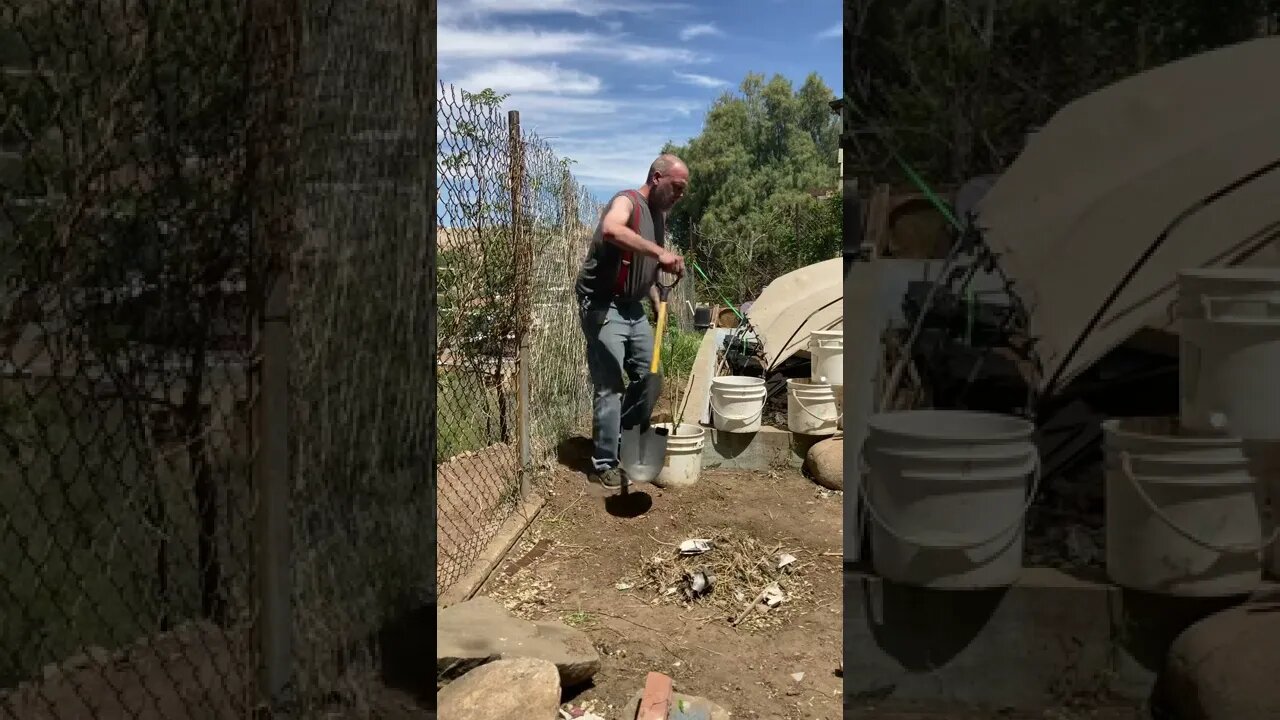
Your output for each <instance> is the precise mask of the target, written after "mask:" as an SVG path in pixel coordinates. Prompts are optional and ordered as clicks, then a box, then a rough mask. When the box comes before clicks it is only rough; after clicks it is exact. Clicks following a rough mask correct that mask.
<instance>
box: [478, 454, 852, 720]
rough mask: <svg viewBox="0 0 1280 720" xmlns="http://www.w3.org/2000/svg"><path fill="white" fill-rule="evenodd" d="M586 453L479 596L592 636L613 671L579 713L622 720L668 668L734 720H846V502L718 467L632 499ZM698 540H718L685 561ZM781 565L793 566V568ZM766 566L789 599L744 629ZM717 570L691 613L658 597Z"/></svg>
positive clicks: (676, 601) (802, 482)
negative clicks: (690, 481)
mask: <svg viewBox="0 0 1280 720" xmlns="http://www.w3.org/2000/svg"><path fill="white" fill-rule="evenodd" d="M575 443H576V446H575ZM575 443H571V444H570V445H569V446H567V447H568V449H567V450H566V451H565V452H564V453H562V466H561V467H559V468H557V470H556V472H555V473H554V474H553V476H552V477H550V478H549V479H548V480H547V481H546V484H545V486H544V488H543V492H544V493H545V494H546V495H547V496H548V502H547V506H546V507H545V508H544V509H543V511H542V513H541V514H540V515H539V517H538V518H537V520H535V521H534V524H533V526H532V527H531V528H530V529H529V531H528V532H527V533H526V534H525V536H524V537H523V538H522V540H521V541H520V543H519V544H518V545H517V546H516V547H515V548H513V549H512V552H511V553H510V554H508V556H507V558H506V560H505V561H504V563H503V564H502V565H501V566H499V568H498V570H497V571H496V572H495V573H494V576H493V577H492V578H491V579H490V580H489V582H488V583H486V585H485V587H483V588H482V589H481V591H480V593H481V594H483V595H489V596H491V597H494V598H495V599H497V600H499V601H500V602H503V603H504V604H505V605H506V606H507V607H508V608H509V609H511V610H512V611H513V612H514V613H515V614H517V615H519V616H521V617H524V618H526V619H529V620H558V621H560V622H563V623H566V624H568V625H572V626H575V627H578V628H580V629H581V630H583V631H584V632H586V633H587V634H588V635H589V636H590V637H591V638H592V640H593V641H594V643H595V645H596V648H597V649H598V650H599V651H600V656H601V664H602V666H601V670H600V672H599V673H598V674H597V675H596V677H595V678H594V684H592V685H590V686H588V687H587V688H585V689H582V690H581V691H578V692H576V693H574V694H573V695H571V696H567V697H565V698H564V700H565V702H566V703H569V704H570V706H571V707H573V708H585V709H587V710H591V711H593V712H595V713H597V714H598V715H600V716H602V717H604V718H606V720H616V719H617V718H620V717H621V715H622V713H621V712H620V710H619V708H621V707H622V706H624V705H625V704H626V703H627V702H628V701H629V700H630V699H631V698H632V697H633V696H634V695H635V694H636V693H637V692H638V691H640V690H642V689H643V687H644V683H645V676H646V674H647V673H648V672H650V671H658V672H663V673H666V674H667V675H669V676H671V677H672V679H673V680H674V681H675V686H676V690H677V692H682V693H686V694H690V695H696V696H702V697H706V698H707V699H709V700H711V701H713V702H716V703H718V704H720V705H721V706H722V707H724V708H725V709H727V710H729V711H730V712H731V713H732V714H733V717H734V718H735V719H736V718H743V719H752V718H761V719H767V720H836V719H837V718H840V717H841V701H842V692H841V690H842V680H841V677H840V674H839V669H840V658H841V634H842V631H841V623H840V613H841V555H840V550H841V544H840V532H841V498H840V496H839V494H838V493H832V492H830V491H827V490H824V489H822V488H820V487H818V486H817V485H815V484H814V483H812V482H810V481H809V480H807V479H805V478H804V477H802V476H801V475H800V473H798V472H796V471H790V470H787V471H770V472H721V471H710V470H709V471H705V472H704V473H703V474H702V477H701V479H700V480H699V482H698V484H697V485H695V486H694V487H692V488H687V489H681V490H678V491H677V490H662V489H661V488H657V487H653V486H641V487H637V488H634V489H632V490H631V492H630V493H629V496H628V499H627V500H626V501H621V500H620V499H619V496H617V495H616V493H613V492H605V491H603V490H601V489H599V488H597V487H595V486H588V484H587V482H586V479H585V476H584V475H583V473H582V469H583V468H582V463H583V458H584V457H585V455H584V452H585V451H586V449H587V448H586V446H585V441H582V440H578V441H575ZM693 538H698V539H702V538H712V539H716V540H717V544H716V547H714V548H713V549H712V550H711V551H710V552H708V553H706V554H705V555H702V556H699V557H698V558H686V559H680V558H679V557H678V550H677V546H678V545H679V543H680V542H682V541H684V540H686V539H693ZM783 553H785V554H789V555H791V556H793V557H794V558H795V560H794V562H792V563H791V564H790V565H789V566H788V568H787V570H786V571H785V572H779V571H777V570H776V563H777V558H778V557H779V556H780V555H781V554H783ZM757 562H758V563H760V564H759V565H757V566H756V569H757V570H760V572H765V573H768V572H774V573H778V575H779V584H780V585H781V586H782V587H783V588H784V589H785V590H786V592H787V595H788V597H787V600H786V601H784V602H782V604H780V605H778V606H777V607H775V608H774V609H772V610H769V611H767V612H764V613H756V614H753V615H751V616H749V617H748V618H747V619H746V620H744V621H743V622H742V623H741V624H740V625H737V626H734V625H733V624H732V623H733V622H734V620H736V619H737V616H738V615H740V614H741V610H742V609H744V608H747V607H750V606H751V600H753V599H754V597H755V596H756V595H757V594H758V593H759V592H760V590H762V589H763V587H751V588H748V587H746V585H748V584H749V583H751V582H754V577H755V576H753V575H751V574H749V573H748V572H747V571H748V569H749V567H748V566H751V565H752V564H754V563H757ZM703 565H705V566H709V567H710V569H712V570H713V572H716V573H718V574H717V575H716V580H715V581H714V584H713V589H712V591H711V594H709V595H705V596H703V597H701V598H698V599H695V600H692V601H689V600H687V599H686V598H684V597H683V594H682V592H681V591H671V590H664V589H663V588H662V587H660V586H663V585H667V586H668V587H672V586H675V585H680V584H681V583H680V582H679V581H673V579H674V578H679V577H680V572H681V570H682V569H684V568H698V567H700V566H703ZM735 568H741V569H742V571H741V572H739V571H738V570H736V569H735ZM764 584H767V583H762V585H764ZM717 593H718V594H717Z"/></svg>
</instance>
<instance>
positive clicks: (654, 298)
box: [649, 285, 662, 322]
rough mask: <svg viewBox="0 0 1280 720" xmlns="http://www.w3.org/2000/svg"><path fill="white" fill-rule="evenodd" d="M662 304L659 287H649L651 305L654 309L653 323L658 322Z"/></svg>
mask: <svg viewBox="0 0 1280 720" xmlns="http://www.w3.org/2000/svg"><path fill="white" fill-rule="evenodd" d="M660 302H662V298H660V297H659V296H658V286H657V285H650V286H649V303H650V305H651V306H652V307H653V321H654V322H658V303H660Z"/></svg>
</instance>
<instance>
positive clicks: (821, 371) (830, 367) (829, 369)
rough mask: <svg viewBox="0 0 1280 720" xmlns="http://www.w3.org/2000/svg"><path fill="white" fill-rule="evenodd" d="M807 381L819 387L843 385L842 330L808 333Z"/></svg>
mask: <svg viewBox="0 0 1280 720" xmlns="http://www.w3.org/2000/svg"><path fill="white" fill-rule="evenodd" d="M809 379H810V380H812V381H813V382H814V383H815V384H819V385H844V330H815V331H814V332H812V333H810V335H809Z"/></svg>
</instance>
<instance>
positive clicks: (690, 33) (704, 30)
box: [680, 23, 724, 42]
mask: <svg viewBox="0 0 1280 720" xmlns="http://www.w3.org/2000/svg"><path fill="white" fill-rule="evenodd" d="M723 34H724V33H722V32H720V28H717V27H716V26H715V25H712V24H711V23H700V24H698V25H690V26H688V27H686V28H685V29H683V30H681V31H680V39H681V40H683V41H684V42H689V41H690V40H692V39H694V38H696V37H702V36H703V35H723Z"/></svg>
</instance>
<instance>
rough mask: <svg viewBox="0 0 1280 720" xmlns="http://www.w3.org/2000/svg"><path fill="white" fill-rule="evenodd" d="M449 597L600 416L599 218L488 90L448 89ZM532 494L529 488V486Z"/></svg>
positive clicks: (443, 160)
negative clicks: (587, 336) (575, 436)
mask: <svg viewBox="0 0 1280 720" xmlns="http://www.w3.org/2000/svg"><path fill="white" fill-rule="evenodd" d="M438 96H439V110H438V115H437V121H438V129H437V142H438V151H437V157H438V162H439V171H438V183H439V190H440V196H439V200H438V201H437V206H436V216H437V224H438V228H439V229H438V231H437V232H438V245H439V247H438V252H439V255H438V268H439V270H438V272H439V289H438V296H437V297H438V305H437V307H438V313H439V314H438V322H439V326H438V338H439V361H438V362H439V385H438V396H437V397H438V401H439V406H438V413H439V416H438V417H439V421H438V422H439V428H440V430H439V444H438V446H437V458H438V482H439V491H438V493H437V497H438V502H439V510H438V514H437V522H438V537H439V545H438V546H437V568H438V571H437V572H438V577H439V588H440V590H441V591H446V590H448V589H449V588H450V587H452V586H453V585H454V584H455V583H457V582H458V580H459V579H461V578H462V577H463V575H464V574H465V573H466V572H467V571H468V570H470V569H471V567H472V565H473V563H474V562H475V561H476V559H477V558H478V557H479V555H480V554H481V552H483V550H484V548H485V547H486V546H487V545H488V544H489V543H490V542H491V541H492V539H493V537H494V536H495V534H496V533H497V531H498V529H499V528H500V526H501V524H502V523H503V521H504V520H506V519H507V518H508V517H509V516H510V515H511V514H512V513H513V512H515V510H516V508H517V507H518V505H519V502H520V500H521V498H522V496H523V495H524V494H525V491H526V490H527V481H528V476H529V473H530V471H531V470H532V469H533V468H534V467H536V466H537V465H539V464H540V463H542V462H543V461H545V460H546V459H547V458H549V457H551V456H552V455H553V454H554V452H555V450H556V447H555V446H556V444H557V443H558V442H559V441H560V440H561V439H562V438H564V437H565V436H566V435H567V434H569V433H571V432H573V431H575V430H578V429H580V428H581V427H582V424H583V423H584V422H589V420H590V390H589V389H588V387H587V376H586V357H585V347H584V345H583V343H582V341H581V332H580V330H579V328H578V320H577V313H576V306H575V303H574V295H573V282H574V279H575V278H576V276H577V273H578V269H579V267H580V266H581V263H582V261H583V259H584V257H585V254H586V243H587V241H588V240H589V238H590V234H591V232H592V230H593V227H592V223H594V220H595V216H596V215H597V213H598V211H599V208H598V206H597V204H596V203H595V201H594V200H593V199H592V197H591V196H590V194H589V193H587V192H586V191H585V189H584V188H582V187H581V186H580V185H578V184H577V183H576V182H575V181H574V179H573V177H572V175H571V173H570V172H569V164H568V163H567V162H566V161H564V160H563V159H561V158H559V157H558V156H557V155H556V154H555V152H554V151H553V150H552V149H551V148H550V147H549V146H548V145H547V144H546V143H545V142H543V141H542V140H540V139H538V138H537V137H536V136H534V135H533V134H532V133H529V132H527V131H524V130H522V129H521V128H520V125H519V115H518V113H509V112H502V111H501V110H500V106H501V104H502V98H501V97H499V96H497V95H495V94H494V93H492V92H490V91H483V92H468V91H466V90H462V89H459V88H455V87H452V86H447V85H445V86H441V87H440V91H439V94H438ZM522 487H523V488H525V490H522Z"/></svg>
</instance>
